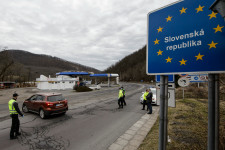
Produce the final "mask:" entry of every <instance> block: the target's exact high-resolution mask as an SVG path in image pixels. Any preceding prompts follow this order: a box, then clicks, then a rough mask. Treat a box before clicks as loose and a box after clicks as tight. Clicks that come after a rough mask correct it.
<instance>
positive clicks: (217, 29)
mask: <svg viewBox="0 0 225 150" xmlns="http://www.w3.org/2000/svg"><path fill="white" fill-rule="evenodd" d="M223 27H224V26H221V27H220V25H218V26H217V27H216V28H213V29H214V30H215V33H216V32H218V31H220V32H222V28H223Z"/></svg>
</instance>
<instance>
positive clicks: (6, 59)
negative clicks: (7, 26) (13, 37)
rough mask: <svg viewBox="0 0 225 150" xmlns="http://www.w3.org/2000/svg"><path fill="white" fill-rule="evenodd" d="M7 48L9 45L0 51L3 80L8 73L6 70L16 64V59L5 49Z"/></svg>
mask: <svg viewBox="0 0 225 150" xmlns="http://www.w3.org/2000/svg"><path fill="white" fill-rule="evenodd" d="M6 48H7V47H4V50H3V51H1V52H0V80H1V81H3V80H4V77H5V75H6V72H7V71H8V69H10V67H12V66H13V64H14V61H13V60H12V59H11V57H10V56H9V53H8V51H7V50H5V49H6Z"/></svg>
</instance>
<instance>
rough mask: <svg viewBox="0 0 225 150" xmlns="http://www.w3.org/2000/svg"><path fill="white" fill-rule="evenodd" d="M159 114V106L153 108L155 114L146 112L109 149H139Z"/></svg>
mask: <svg viewBox="0 0 225 150" xmlns="http://www.w3.org/2000/svg"><path fill="white" fill-rule="evenodd" d="M158 116H159V107H154V108H153V114H145V115H143V116H142V117H141V119H140V120H138V121H137V122H136V123H135V124H134V125H133V126H132V127H130V128H129V129H128V130H127V131H126V132H125V133H124V134H123V135H121V136H120V137H119V138H118V139H117V140H116V141H115V142H114V143H113V144H112V145H110V146H109V148H108V150H137V149H138V147H139V146H140V145H141V143H142V142H143V140H144V139H145V137H146V136H147V134H148V132H149V131H150V130H151V128H152V126H153V125H154V123H155V122H156V120H157V118H158Z"/></svg>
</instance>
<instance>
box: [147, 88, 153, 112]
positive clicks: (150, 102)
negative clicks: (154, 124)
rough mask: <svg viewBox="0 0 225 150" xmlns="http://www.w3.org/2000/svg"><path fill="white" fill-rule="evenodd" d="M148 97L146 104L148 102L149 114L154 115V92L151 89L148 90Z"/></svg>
mask: <svg viewBox="0 0 225 150" xmlns="http://www.w3.org/2000/svg"><path fill="white" fill-rule="evenodd" d="M148 92H149V93H148V95H147V96H146V99H147V100H146V102H147V106H148V110H149V112H148V114H152V92H151V89H149V90H148Z"/></svg>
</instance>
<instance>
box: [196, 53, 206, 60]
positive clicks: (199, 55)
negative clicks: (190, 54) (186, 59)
mask: <svg viewBox="0 0 225 150" xmlns="http://www.w3.org/2000/svg"><path fill="white" fill-rule="evenodd" d="M203 56H204V55H201V54H200V53H199V54H198V56H195V57H196V58H197V59H196V61H197V60H199V59H201V60H202V57H203Z"/></svg>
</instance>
